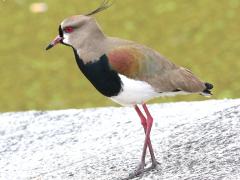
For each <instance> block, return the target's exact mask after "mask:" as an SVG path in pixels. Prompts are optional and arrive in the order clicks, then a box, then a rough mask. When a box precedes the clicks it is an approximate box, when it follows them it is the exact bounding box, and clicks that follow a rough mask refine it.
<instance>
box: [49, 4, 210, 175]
mask: <svg viewBox="0 0 240 180" xmlns="http://www.w3.org/2000/svg"><path fill="white" fill-rule="evenodd" d="M111 5H112V3H111V2H110V1H109V0H104V1H103V2H102V3H101V4H100V5H99V6H98V7H97V8H96V9H95V10H93V11H90V12H89V13H86V14H81V15H73V16H71V17H68V18H66V19H64V20H63V21H62V22H61V23H60V25H59V28H58V35H57V37H56V38H55V39H54V40H53V41H52V42H51V43H50V44H49V45H48V46H47V48H46V50H49V49H51V48H52V47H54V46H55V45H57V44H63V45H66V46H69V47H71V48H72V49H73V53H74V57H75V60H76V62H77V65H78V67H79V69H80V70H81V72H82V73H83V74H84V75H85V77H86V78H87V79H88V80H89V81H90V83H91V84H92V85H93V86H94V87H95V88H96V90H98V91H99V92H100V93H101V94H102V95H104V96H106V97H108V98H110V99H111V100H113V101H115V102H116V103H118V104H120V105H123V106H131V107H134V109H135V111H136V112H137V115H138V116H139V118H140V121H141V124H142V126H143V129H144V133H145V140H144V145H143V151H142V155H141V159H140V163H139V165H138V166H137V168H136V169H135V170H134V171H133V172H132V173H130V174H129V177H128V179H131V178H134V177H136V176H140V175H142V174H143V173H144V172H146V171H149V170H151V169H154V168H156V167H157V165H158V164H159V163H158V161H157V160H156V157H155V154H154V150H153V146H152V143H151V139H150V132H151V128H152V124H153V117H152V115H151V113H150V111H149V109H148V107H147V105H146V103H147V101H148V100H150V99H153V98H157V97H163V96H175V95H179V94H200V95H203V96H211V95H212V93H211V89H212V88H213V85H212V84H211V83H208V82H205V81H202V80H200V79H199V78H198V77H197V76H195V75H194V74H193V73H192V72H191V71H190V70H188V69H186V68H184V67H181V66H178V65H176V64H174V63H173V62H171V61H170V60H168V59H167V58H165V57H164V56H163V55H161V54H160V53H159V52H157V51H156V50H153V49H152V48H149V47H147V46H145V45H141V44H139V43H136V42H133V41H130V40H124V39H120V38H116V37H110V36H107V35H106V34H105V33H104V32H103V31H102V29H101V27H100V25H99V24H98V22H97V21H96V19H95V17H94V15H95V14H98V13H99V12H102V11H104V10H106V9H107V8H109V7H110V6H111ZM140 106H142V110H141V108H140ZM147 149H148V150H149V153H150V156H151V166H150V167H148V168H146V167H145V166H146V164H145V157H146V153H147Z"/></svg>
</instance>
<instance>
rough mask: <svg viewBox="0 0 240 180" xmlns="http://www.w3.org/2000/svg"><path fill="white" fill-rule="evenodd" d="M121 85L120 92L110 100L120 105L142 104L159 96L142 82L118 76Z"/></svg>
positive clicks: (148, 85)
mask: <svg viewBox="0 0 240 180" xmlns="http://www.w3.org/2000/svg"><path fill="white" fill-rule="evenodd" d="M119 76H120V78H121V81H122V83H123V86H122V91H121V92H120V93H119V94H118V95H117V96H113V97H111V99H112V100H113V101H115V102H117V103H119V104H121V105H135V104H142V103H144V102H146V101H147V100H149V99H152V98H154V97H157V96H159V93H157V92H156V91H155V90H154V89H153V87H152V86H151V85H150V84H148V83H147V82H144V81H138V80H133V79H130V78H127V77H126V76H124V75H119Z"/></svg>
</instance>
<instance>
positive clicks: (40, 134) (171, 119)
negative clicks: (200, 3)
mask: <svg viewBox="0 0 240 180" xmlns="http://www.w3.org/2000/svg"><path fill="white" fill-rule="evenodd" d="M149 107H150V111H151V112H152V114H153V117H154V118H155V119H154V125H153V129H152V134H151V139H152V144H153V147H154V150H155V153H156V156H157V159H158V161H159V162H160V166H159V167H158V168H157V169H156V170H154V171H151V172H148V173H146V174H144V176H143V177H142V178H136V179H146V180H147V179H157V180H182V179H186V180H188V179H189V180H190V179H191V180H195V179H196V180H197V179H198V180H199V179H201V180H204V179H206V180H215V179H219V180H220V179H224V180H227V179H232V180H237V179H240V99H236V100H209V101H202V102H180V103H169V104H154V105H150V106H149ZM143 140H144V133H143V130H142V127H141V124H140V120H139V118H138V117H137V114H136V113H135V111H134V110H133V109H132V108H112V107H109V108H98V109H84V110H63V111H47V112H38V111H30V112H18V113H3V114H0V179H1V180H15V179H20V180H28V179H29V180H30V179H34V180H49V179H67V180H75V179H76V180H85V179H86V180H87V179H89V180H93V179H99V180H108V179H109V180H112V179H121V178H124V177H127V175H128V173H129V172H132V171H133V170H134V169H135V167H136V165H137V164H138V162H139V159H140V155H141V150H142V146H143Z"/></svg>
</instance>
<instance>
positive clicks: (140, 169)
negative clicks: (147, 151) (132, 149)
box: [124, 161, 160, 180]
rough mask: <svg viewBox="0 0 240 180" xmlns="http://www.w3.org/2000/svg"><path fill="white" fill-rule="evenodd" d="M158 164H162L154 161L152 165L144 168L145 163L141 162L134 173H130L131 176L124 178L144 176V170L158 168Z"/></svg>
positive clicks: (126, 179) (128, 179) (127, 179)
mask: <svg viewBox="0 0 240 180" xmlns="http://www.w3.org/2000/svg"><path fill="white" fill-rule="evenodd" d="M158 164H160V163H159V162H157V161H155V162H153V163H152V165H151V166H150V167H148V168H144V167H145V164H142V163H140V165H139V166H138V167H137V169H136V170H135V171H134V172H133V173H130V174H129V176H128V177H127V178H125V179H124V180H130V179H133V178H135V177H139V176H143V174H144V172H149V171H151V170H153V169H156V167H157V166H158Z"/></svg>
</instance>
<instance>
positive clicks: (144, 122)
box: [128, 104, 158, 179]
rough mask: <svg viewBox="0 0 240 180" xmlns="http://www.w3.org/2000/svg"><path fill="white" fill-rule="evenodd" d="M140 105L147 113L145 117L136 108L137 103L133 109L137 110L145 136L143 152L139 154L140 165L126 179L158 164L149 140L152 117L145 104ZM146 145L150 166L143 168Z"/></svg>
mask: <svg viewBox="0 0 240 180" xmlns="http://www.w3.org/2000/svg"><path fill="white" fill-rule="evenodd" d="M142 106H143V109H144V111H145V113H146V115H147V118H145V116H144V115H143V113H142V112H141V111H140V109H139V108H138V106H137V105H136V106H135V110H136V111H137V113H138V115H139V117H140V119H141V122H142V125H143V127H144V131H145V134H146V137H145V141H144V146H143V152H142V156H141V162H140V165H139V167H138V168H137V170H136V171H135V172H134V173H133V174H130V176H129V178H128V179H132V178H134V177H136V176H138V175H140V174H142V173H143V172H144V171H148V170H151V169H153V168H155V167H156V166H157V164H158V162H157V161H156V158H155V156H154V153H153V148H152V144H151V140H150V132H151V128H152V123H153V118H152V116H151V114H150V112H149V111H148V109H147V106H146V104H143V105H142ZM147 147H148V148H149V152H150V155H151V159H152V166H151V167H150V168H148V169H145V170H144V166H145V157H146V152H147Z"/></svg>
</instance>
